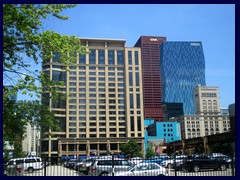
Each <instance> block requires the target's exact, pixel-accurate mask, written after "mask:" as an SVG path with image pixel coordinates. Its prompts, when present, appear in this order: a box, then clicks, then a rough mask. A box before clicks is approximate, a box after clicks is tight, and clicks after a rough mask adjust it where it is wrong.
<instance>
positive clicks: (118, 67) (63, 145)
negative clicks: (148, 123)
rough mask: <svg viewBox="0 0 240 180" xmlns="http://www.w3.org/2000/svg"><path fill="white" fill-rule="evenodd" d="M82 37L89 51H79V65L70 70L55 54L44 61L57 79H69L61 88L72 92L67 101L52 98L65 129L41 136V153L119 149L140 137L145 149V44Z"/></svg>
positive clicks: (77, 153)
mask: <svg viewBox="0 0 240 180" xmlns="http://www.w3.org/2000/svg"><path fill="white" fill-rule="evenodd" d="M80 39H81V44H82V45H83V46H86V48H87V50H90V54H86V55H79V54H77V66H76V67H75V66H73V67H70V69H71V71H70V72H67V71H66V70H63V69H62V68H61V66H63V65H62V64H60V63H58V62H57V59H56V58H53V59H51V60H50V62H49V63H46V64H44V65H43V71H44V72H45V73H48V74H49V75H50V77H51V78H52V80H56V81H58V80H63V81H65V86H64V87H63V88H62V90H65V91H66V92H67V93H70V97H69V99H68V100H67V101H66V102H65V101H58V102H54V101H52V100H51V99H50V100H49V104H50V106H51V107H50V110H51V111H52V112H54V113H55V116H56V117H57V118H58V119H59V120H60V127H61V131H59V132H54V131H52V132H51V133H52V136H47V135H46V136H45V137H44V139H42V147H41V150H42V154H47V155H49V156H51V157H56V156H62V157H63V156H65V157H66V156H68V157H69V156H80V155H87V156H89V155H90V154H93V153H94V154H96V155H100V154H106V153H107V152H108V153H119V152H120V149H119V148H120V144H123V143H126V142H127V141H128V140H129V139H136V140H137V142H138V143H139V144H141V146H142V149H143V150H144V148H143V147H144V118H143V92H142V65H141V52H140V48H138V47H132V48H131V47H126V41H125V40H118V39H91V38H80ZM56 55H57V54H56ZM56 57H57V56H56ZM43 97H49V93H48V92H46V93H44V94H43Z"/></svg>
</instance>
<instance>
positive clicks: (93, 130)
mask: <svg viewBox="0 0 240 180" xmlns="http://www.w3.org/2000/svg"><path fill="white" fill-rule="evenodd" d="M109 131H110V132H116V131H117V128H109ZM118 131H119V132H125V131H126V129H125V128H118ZM69 132H77V129H76V128H69ZM79 132H86V128H79ZM89 132H97V129H96V128H89ZM98 132H106V128H99V129H98Z"/></svg>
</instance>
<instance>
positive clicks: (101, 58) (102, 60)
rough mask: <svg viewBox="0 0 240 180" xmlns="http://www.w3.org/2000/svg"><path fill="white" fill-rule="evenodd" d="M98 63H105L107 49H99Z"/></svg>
mask: <svg viewBox="0 0 240 180" xmlns="http://www.w3.org/2000/svg"><path fill="white" fill-rule="evenodd" d="M98 64H105V51H104V50H98Z"/></svg>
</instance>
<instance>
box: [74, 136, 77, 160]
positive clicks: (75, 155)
mask: <svg viewBox="0 0 240 180" xmlns="http://www.w3.org/2000/svg"><path fill="white" fill-rule="evenodd" d="M74 157H75V158H76V159H77V154H76V138H74Z"/></svg>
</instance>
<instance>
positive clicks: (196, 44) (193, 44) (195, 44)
mask: <svg viewBox="0 0 240 180" xmlns="http://www.w3.org/2000/svg"><path fill="white" fill-rule="evenodd" d="M191 46H200V43H191Z"/></svg>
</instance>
